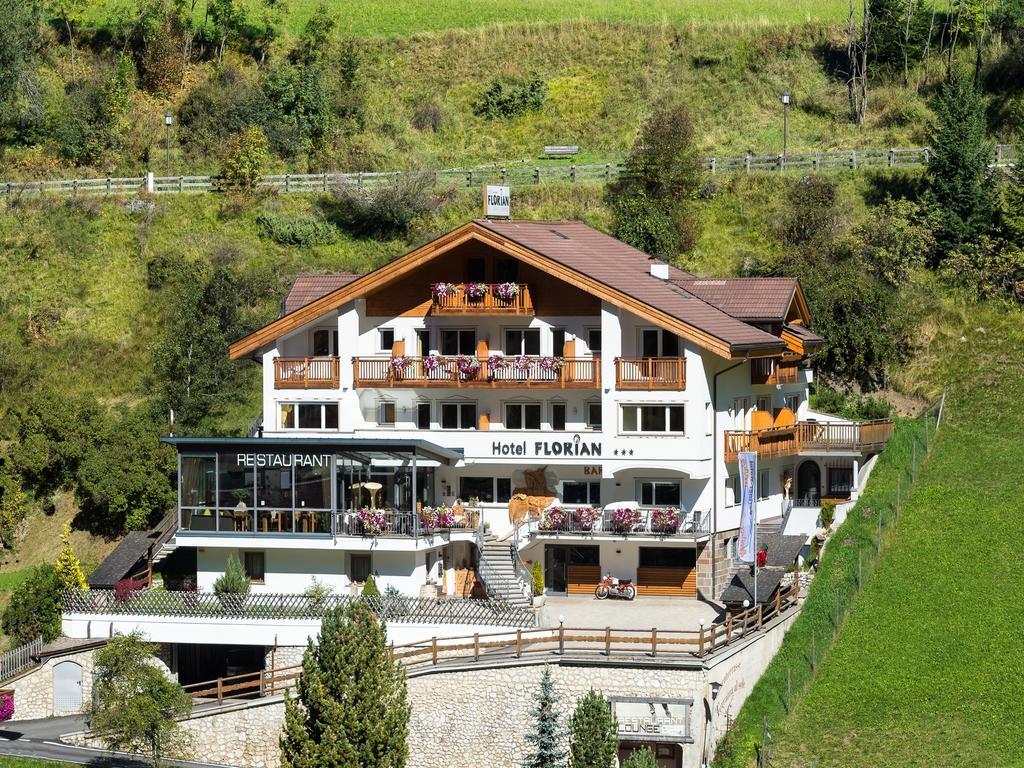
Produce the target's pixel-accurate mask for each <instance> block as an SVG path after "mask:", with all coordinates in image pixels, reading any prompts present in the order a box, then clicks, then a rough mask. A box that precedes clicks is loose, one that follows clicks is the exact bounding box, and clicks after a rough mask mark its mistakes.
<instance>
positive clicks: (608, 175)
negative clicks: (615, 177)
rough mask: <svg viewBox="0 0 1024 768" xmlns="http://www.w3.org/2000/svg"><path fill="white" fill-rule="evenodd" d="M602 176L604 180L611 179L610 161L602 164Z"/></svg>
mask: <svg viewBox="0 0 1024 768" xmlns="http://www.w3.org/2000/svg"><path fill="white" fill-rule="evenodd" d="M604 176H605V181H611V180H612V164H611V163H605V164H604Z"/></svg>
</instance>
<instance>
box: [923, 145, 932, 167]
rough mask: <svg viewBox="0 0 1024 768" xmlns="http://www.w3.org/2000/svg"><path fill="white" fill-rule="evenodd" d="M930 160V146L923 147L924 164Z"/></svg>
mask: <svg viewBox="0 0 1024 768" xmlns="http://www.w3.org/2000/svg"><path fill="white" fill-rule="evenodd" d="M929 160H931V148H929V147H925V148H924V164H925V165H928V161H929Z"/></svg>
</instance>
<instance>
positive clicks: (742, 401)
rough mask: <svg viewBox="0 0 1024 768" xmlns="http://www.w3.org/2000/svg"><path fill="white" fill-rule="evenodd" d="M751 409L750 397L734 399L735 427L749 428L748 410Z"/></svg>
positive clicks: (733, 416)
mask: <svg viewBox="0 0 1024 768" xmlns="http://www.w3.org/2000/svg"><path fill="white" fill-rule="evenodd" d="M749 410H750V398H749V397H737V398H736V399H734V400H733V401H732V419H733V429H746V428H747V411H749Z"/></svg>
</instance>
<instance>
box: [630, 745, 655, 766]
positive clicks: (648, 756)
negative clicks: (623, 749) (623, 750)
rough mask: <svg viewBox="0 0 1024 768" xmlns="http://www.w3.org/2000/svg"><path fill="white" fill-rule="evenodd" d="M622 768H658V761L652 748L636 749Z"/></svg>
mask: <svg viewBox="0 0 1024 768" xmlns="http://www.w3.org/2000/svg"><path fill="white" fill-rule="evenodd" d="M622 768H658V761H657V760H655V759H654V752H652V751H651V748H650V747H644V748H643V749H635V750H633V751H632V752H630V754H629V757H627V758H626V762H624V763H623V764H622Z"/></svg>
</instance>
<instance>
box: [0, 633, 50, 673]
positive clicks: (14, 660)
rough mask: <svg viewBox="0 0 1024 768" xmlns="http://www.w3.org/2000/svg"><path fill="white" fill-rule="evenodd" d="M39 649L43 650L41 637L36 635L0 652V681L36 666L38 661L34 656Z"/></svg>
mask: <svg viewBox="0 0 1024 768" xmlns="http://www.w3.org/2000/svg"><path fill="white" fill-rule="evenodd" d="M41 650H43V639H42V638H41V637H37V638H36V639H35V640H31V641H29V642H27V643H25V644H24V645H21V646H18V647H17V648H12V649H11V650H9V651H7V652H6V653H4V654H0V683H3V682H6V681H7V680H10V679H11V678H12V677H14V676H16V675H19V674H21V673H22V672H24V671H25V670H26V669H31V668H32V667H34V666H36V664H38V662H37V661H36V659H35V658H34V657H35V656H37V655H38V654H39V652H40V651H41Z"/></svg>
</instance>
